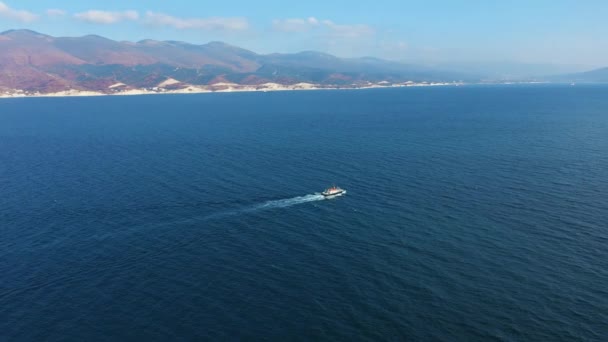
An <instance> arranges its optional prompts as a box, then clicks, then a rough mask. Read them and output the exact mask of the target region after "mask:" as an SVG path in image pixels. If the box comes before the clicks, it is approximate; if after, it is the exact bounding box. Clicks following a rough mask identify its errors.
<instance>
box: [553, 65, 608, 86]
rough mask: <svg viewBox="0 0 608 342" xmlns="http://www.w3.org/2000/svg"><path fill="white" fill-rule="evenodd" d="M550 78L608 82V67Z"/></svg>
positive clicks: (558, 80) (556, 80) (561, 80)
mask: <svg viewBox="0 0 608 342" xmlns="http://www.w3.org/2000/svg"><path fill="white" fill-rule="evenodd" d="M550 80H551V81H555V82H580V83H608V68H601V69H595V70H591V71H586V72H580V73H575V74H566V75H558V76H553V77H551V78H550Z"/></svg>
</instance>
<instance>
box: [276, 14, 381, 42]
mask: <svg viewBox="0 0 608 342" xmlns="http://www.w3.org/2000/svg"><path fill="white" fill-rule="evenodd" d="M272 27H273V29H274V30H275V31H279V32H308V31H312V30H324V31H326V32H327V33H328V34H329V35H331V36H333V37H336V38H362V37H366V36H372V35H373V34H374V33H375V31H374V29H373V28H371V27H370V26H368V25H363V24H356V25H342V24H336V23H334V22H333V21H331V20H319V19H317V18H315V17H309V18H306V19H302V18H289V19H275V20H273V21H272Z"/></svg>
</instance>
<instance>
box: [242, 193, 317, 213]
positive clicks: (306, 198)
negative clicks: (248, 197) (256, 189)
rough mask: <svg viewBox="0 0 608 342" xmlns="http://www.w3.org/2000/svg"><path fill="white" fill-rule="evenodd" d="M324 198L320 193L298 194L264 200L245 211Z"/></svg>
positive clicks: (279, 206)
mask: <svg viewBox="0 0 608 342" xmlns="http://www.w3.org/2000/svg"><path fill="white" fill-rule="evenodd" d="M324 199H325V197H324V196H323V195H321V194H311V195H306V196H298V197H292V198H286V199H280V200H274V201H268V202H264V203H262V204H259V205H256V206H254V207H252V208H249V209H248V210H247V211H256V210H263V209H270V208H285V207H291V206H292V205H296V204H302V203H307V202H314V201H322V200H324Z"/></svg>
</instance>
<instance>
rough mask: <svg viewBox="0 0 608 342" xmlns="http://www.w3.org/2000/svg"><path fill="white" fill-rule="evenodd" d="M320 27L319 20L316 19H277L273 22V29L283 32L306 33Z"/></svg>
mask: <svg viewBox="0 0 608 342" xmlns="http://www.w3.org/2000/svg"><path fill="white" fill-rule="evenodd" d="M318 26H319V20H317V18H314V17H310V18H308V19H300V18H290V19H276V20H273V21H272V27H273V28H274V29H275V30H277V31H281V32H306V31H309V30H311V29H313V28H315V27H318Z"/></svg>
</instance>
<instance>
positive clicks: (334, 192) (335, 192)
mask: <svg viewBox="0 0 608 342" xmlns="http://www.w3.org/2000/svg"><path fill="white" fill-rule="evenodd" d="M345 193H346V190H344V189H342V188H340V187H339V186H335V185H334V186H332V187H331V188H327V189H325V191H323V192H322V193H321V195H323V196H325V197H331V196H340V195H343V194H345Z"/></svg>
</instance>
